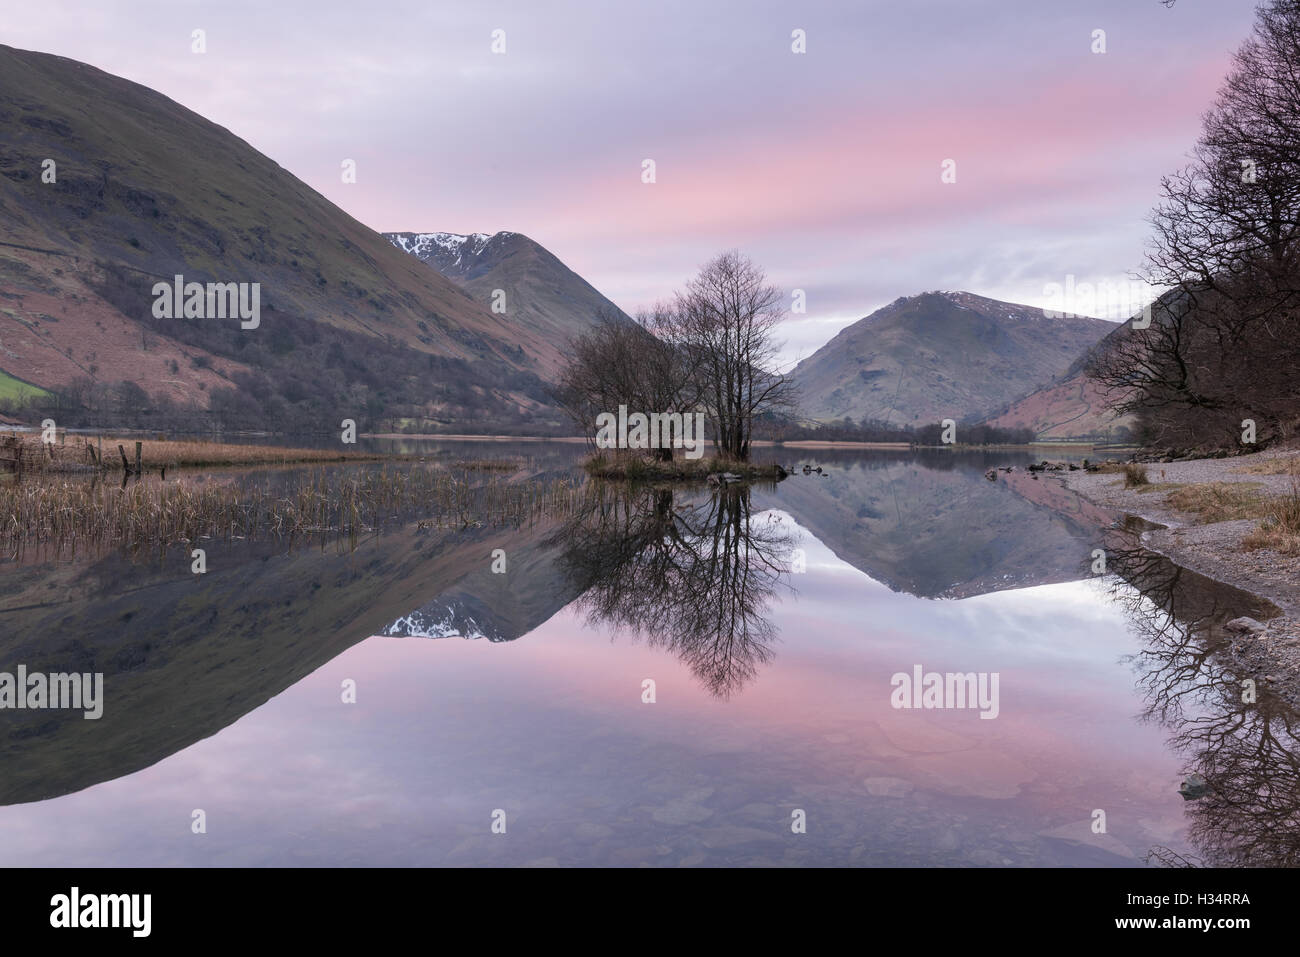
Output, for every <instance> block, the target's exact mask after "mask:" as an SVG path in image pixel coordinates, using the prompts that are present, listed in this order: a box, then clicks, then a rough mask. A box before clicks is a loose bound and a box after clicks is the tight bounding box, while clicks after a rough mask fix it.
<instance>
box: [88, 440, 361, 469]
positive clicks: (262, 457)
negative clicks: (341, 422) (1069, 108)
mask: <svg viewBox="0 0 1300 957" xmlns="http://www.w3.org/2000/svg"><path fill="white" fill-rule="evenodd" d="M79 438H80V437H79ZM137 441H141V440H139V439H135V438H126V439H119V438H112V439H110V438H108V437H107V436H105V437H104V462H105V464H107V465H109V466H110V467H112V466H113V462H114V459H116V464H117V465H118V466H120V465H121V464H122V457H121V454H120V453H119V452H118V451H117V447H118V445H121V446H122V447H123V448H125V449H126V456H127V458H128V459H130V460H131V462H132V463H133V464H134V462H135V443H136V442H137ZM90 442H91V444H92V445H96V444H98V439H90ZM140 454H141V458H142V459H143V461H144V466H145V468H146V469H154V468H159V467H161V466H166V467H167V468H177V467H181V466H205V465H206V466H214V465H243V466H254V465H295V464H296V465H303V464H312V463H325V462H373V461H376V460H377V459H380V458H383V457H384V456H380V455H376V454H373V453H369V452H354V451H348V450H344V449H296V448H281V447H279V446H274V445H229V444H226V443H224V442H205V441H202V440H199V439H195V440H186V441H169V440H166V439H161V440H160V439H144V440H143V446H142V448H141V451H140ZM110 456H111V457H110Z"/></svg>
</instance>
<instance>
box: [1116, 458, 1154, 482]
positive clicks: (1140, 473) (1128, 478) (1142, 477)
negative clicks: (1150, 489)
mask: <svg viewBox="0 0 1300 957" xmlns="http://www.w3.org/2000/svg"><path fill="white" fill-rule="evenodd" d="M1122 471H1123V473H1124V487H1125V488H1137V487H1138V486H1140V485H1150V484H1151V480H1150V479H1148V478H1147V467H1146V466H1145V465H1141V464H1139V463H1137V462H1129V463H1127V464H1126V465H1125V466H1124V467H1123V469H1122Z"/></svg>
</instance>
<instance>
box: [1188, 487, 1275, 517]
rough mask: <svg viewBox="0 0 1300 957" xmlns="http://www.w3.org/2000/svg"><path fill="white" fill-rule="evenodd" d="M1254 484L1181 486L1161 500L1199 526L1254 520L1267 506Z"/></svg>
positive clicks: (1266, 501) (1258, 488)
mask: <svg viewBox="0 0 1300 957" xmlns="http://www.w3.org/2000/svg"><path fill="white" fill-rule="evenodd" d="M1260 489H1261V486H1260V485H1259V483H1257V482H1204V483H1200V484H1196V485H1184V486H1182V487H1180V488H1178V489H1176V490H1175V491H1173V492H1170V493H1169V494H1168V495H1166V496H1165V504H1166V505H1168V506H1169V507H1170V508H1173V509H1177V510H1178V511H1180V512H1191V513H1193V514H1194V515H1195V516H1196V518H1197V522H1198V523H1199V524H1201V525H1212V524H1214V523H1215V522H1231V521H1234V520H1236V519H1241V518H1258V517H1260V516H1261V515H1262V514H1264V511H1265V509H1266V508H1267V505H1268V501H1269V500H1268V499H1266V498H1265V497H1264V496H1263V494H1262V493H1261V491H1260Z"/></svg>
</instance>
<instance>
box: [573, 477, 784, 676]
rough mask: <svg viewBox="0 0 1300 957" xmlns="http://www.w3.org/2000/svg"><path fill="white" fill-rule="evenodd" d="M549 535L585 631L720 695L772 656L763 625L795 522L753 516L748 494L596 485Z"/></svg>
mask: <svg viewBox="0 0 1300 957" xmlns="http://www.w3.org/2000/svg"><path fill="white" fill-rule="evenodd" d="M590 496H591V497H590V499H589V501H588V502H587V503H585V505H584V507H583V508H582V509H581V510H580V511H579V513H578V514H577V515H576V516H575V517H574V518H572V519H570V520H569V521H567V522H566V523H565V524H564V525H563V526H562V527H561V528H560V530H559V531H558V532H557V534H556V535H555V536H554V538H553V540H552V541H553V542H554V543H556V544H558V545H560V547H561V548H562V554H561V558H560V563H561V565H562V566H563V567H564V569H565V571H566V572H567V573H568V574H569V575H570V576H571V578H572V580H573V583H574V584H575V585H576V586H577V587H578V588H579V589H580V590H581V592H582V595H581V597H580V598H579V599H578V605H579V606H580V607H581V608H582V609H583V610H584V611H585V612H586V614H587V618H588V621H590V622H592V623H593V624H599V623H604V624H607V625H612V626H613V627H615V628H616V629H617V630H618V631H619V632H620V633H622V634H628V635H632V636H635V637H636V638H638V639H640V640H643V641H645V642H647V643H648V644H649V645H651V646H653V647H659V648H666V649H668V650H669V651H671V652H672V653H673V654H674V655H676V656H677V657H678V658H679V659H680V660H681V661H683V662H684V663H686V664H687V665H688V666H689V667H690V669H691V671H692V672H694V673H695V675H696V676H697V677H698V678H699V679H700V681H701V682H702V683H703V684H704V685H705V687H707V688H708V690H709V691H710V692H711V693H712V694H714V695H716V696H718V697H720V698H728V697H730V696H731V695H732V694H734V693H735V692H738V691H740V690H741V689H742V688H743V687H744V686H745V685H746V684H747V683H748V682H749V681H751V680H752V679H753V678H754V676H755V675H756V674H757V672H758V668H759V666H760V665H762V664H764V663H765V662H767V661H768V660H769V659H770V658H771V657H772V646H773V645H774V643H775V640H776V632H775V629H774V628H773V627H772V625H771V623H770V622H769V621H768V620H767V618H766V617H765V613H766V611H767V606H768V604H769V602H770V600H771V598H772V596H773V595H774V594H775V592H776V591H777V589H778V588H780V587H784V588H787V589H790V590H793V589H792V588H791V586H790V583H789V579H788V573H789V570H790V560H791V558H792V555H793V552H794V541H795V532H794V527H793V523H792V522H791V521H790V520H789V519H788V518H786V517H784V516H782V515H780V514H778V513H775V512H767V513H763V514H759V515H757V516H755V515H754V514H753V513H752V509H751V504H750V493H749V488H748V487H744V486H731V487H725V488H721V489H717V490H714V491H712V492H710V493H696V494H685V493H680V492H679V493H674V491H673V490H671V489H665V488H644V487H641V488H637V487H620V486H616V485H613V484H608V483H600V482H598V483H595V485H594V486H592V488H591V491H590Z"/></svg>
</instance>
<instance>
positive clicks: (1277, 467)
mask: <svg viewBox="0 0 1300 957" xmlns="http://www.w3.org/2000/svg"><path fill="white" fill-rule="evenodd" d="M1233 471H1234V472H1240V473H1242V474H1244V475H1297V474H1300V456H1295V455H1281V456H1277V457H1276V458H1271V459H1261V460H1260V461H1258V462H1252V463H1250V464H1249V465H1243V466H1242V467H1241V468H1239V469H1233Z"/></svg>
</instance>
